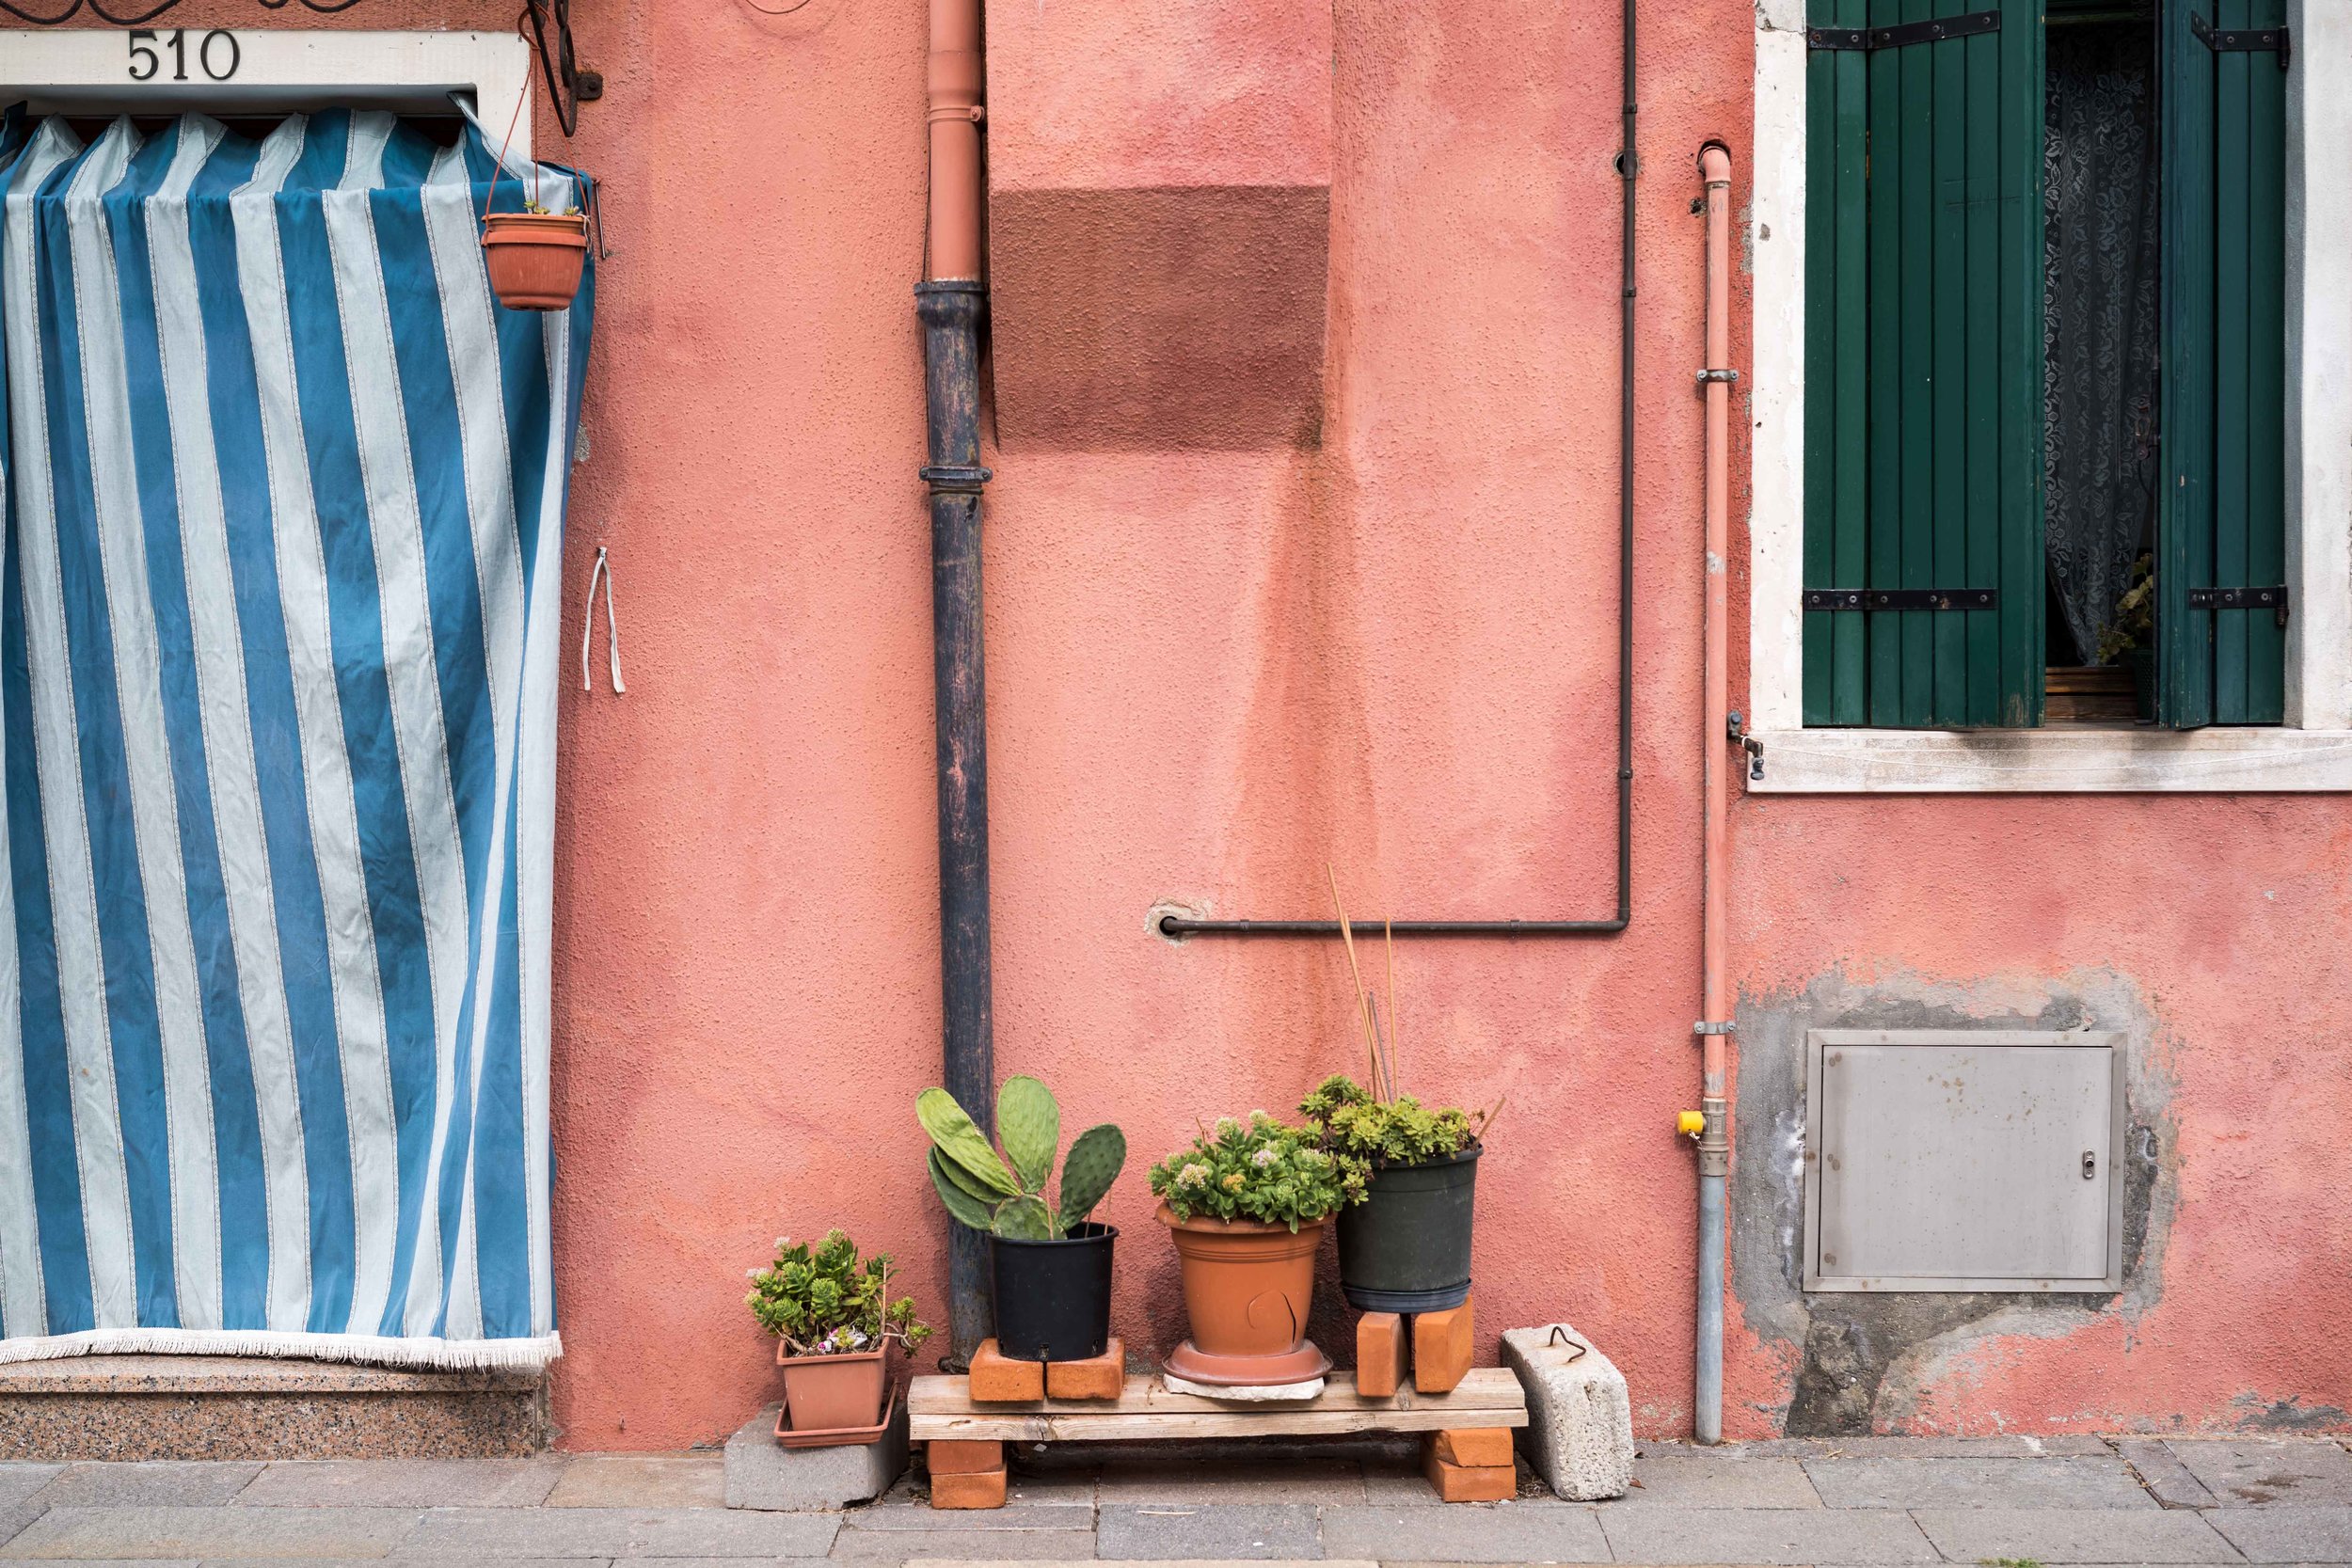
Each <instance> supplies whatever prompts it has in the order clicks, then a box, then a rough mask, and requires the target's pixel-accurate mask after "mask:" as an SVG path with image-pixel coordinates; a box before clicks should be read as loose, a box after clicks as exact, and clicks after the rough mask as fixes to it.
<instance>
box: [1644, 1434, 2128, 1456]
mask: <svg viewBox="0 0 2352 1568" xmlns="http://www.w3.org/2000/svg"><path fill="white" fill-rule="evenodd" d="M1641 1449H1642V1451H1643V1452H1644V1453H1663V1452H1666V1451H1667V1450H1669V1449H1682V1450H1684V1451H1686V1452H1693V1453H1723V1452H1729V1451H1732V1450H1735V1449H1736V1450H1738V1451H1739V1452H1741V1453H1744V1454H1747V1455H1749V1456H1750V1457H1752V1458H1756V1459H1905V1458H1908V1459H2040V1458H2042V1457H2043V1456H2045V1455H2053V1454H2056V1455H2065V1454H2087V1455H2090V1457H2092V1458H2097V1457H2098V1456H2100V1455H2102V1454H2106V1453H2109V1452H2112V1451H2113V1450H2111V1449H2109V1448H2108V1447H2107V1443H2106V1439H2105V1438H2102V1437H2087V1436H2074V1435H2068V1434H2064V1433H2054V1434H2051V1435H2048V1436H2037V1435H2035V1434H2033V1433H2013V1434H2011V1435H2009V1436H2005V1437H1877V1436H1865V1435H1862V1434H1859V1433H1857V1434H1855V1435H1853V1436H1851V1437H1764V1438H1758V1439H1756V1441H1754V1442H1747V1443H1727V1444H1725V1445H1724V1446H1723V1447H1722V1448H1720V1449H1703V1448H1699V1447H1697V1446H1696V1445H1693V1444H1689V1443H1644V1444H1642V1445H1641Z"/></svg>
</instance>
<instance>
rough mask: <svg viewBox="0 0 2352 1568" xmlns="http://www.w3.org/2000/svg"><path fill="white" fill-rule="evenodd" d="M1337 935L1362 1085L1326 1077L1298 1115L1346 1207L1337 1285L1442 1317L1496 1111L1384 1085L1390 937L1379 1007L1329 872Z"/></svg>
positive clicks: (1391, 1005)
mask: <svg viewBox="0 0 2352 1568" xmlns="http://www.w3.org/2000/svg"><path fill="white" fill-rule="evenodd" d="M1331 899H1332V903H1333V904H1334V906H1335V907H1337V908H1338V909H1339V926H1340V936H1341V941H1342V942H1343V944H1344V946H1345V948H1346V952H1347V968H1348V974H1349V976H1350V978H1351V980H1352V983H1353V990H1354V999H1353V1000H1354V1006H1353V1007H1352V1009H1351V1010H1353V1011H1354V1012H1355V1013H1356V1015H1357V1017H1358V1019H1359V1022H1361V1023H1362V1026H1363V1032H1364V1045H1365V1051H1366V1056H1367V1061H1368V1065H1369V1069H1370V1070H1369V1074H1368V1075H1369V1077H1370V1078H1371V1080H1372V1086H1371V1087H1370V1088H1367V1087H1365V1086H1364V1085H1360V1084H1359V1083H1357V1082H1356V1080H1354V1079H1353V1078H1351V1077H1349V1076H1347V1075H1346V1074H1345V1073H1334V1074H1332V1075H1331V1076H1330V1077H1328V1078H1327V1079H1325V1080H1324V1081H1323V1082H1322V1083H1321V1084H1320V1085H1317V1086H1316V1087H1315V1089H1314V1091H1313V1092H1312V1093H1311V1094H1310V1095H1308V1096H1307V1098H1306V1099H1305V1100H1302V1101H1299V1105H1298V1110H1299V1114H1300V1115H1301V1116H1303V1117H1306V1118H1307V1125H1308V1127H1309V1128H1310V1129H1311V1130H1312V1132H1313V1134H1314V1137H1315V1139H1316V1141H1317V1143H1318V1145H1319V1146H1320V1147H1321V1148H1322V1149H1323V1150H1324V1151H1325V1152H1326V1153H1327V1154H1328V1155H1330V1156H1331V1158H1332V1159H1333V1160H1334V1161H1336V1162H1337V1163H1338V1164H1339V1166H1340V1170H1341V1174H1342V1179H1343V1182H1344V1184H1345V1186H1346V1189H1347V1195H1348V1207H1347V1208H1345V1209H1344V1210H1343V1211H1342V1212H1341V1213H1340V1216H1339V1243H1340V1289H1341V1291H1342V1292H1343V1293H1344V1294H1345V1295H1346V1297H1347V1300H1348V1304H1349V1305H1350V1306H1352V1307H1356V1308H1357V1309H1358V1310H1359V1311H1364V1312H1442V1311H1445V1310H1447V1309H1448V1308H1450V1307H1459V1306H1461V1305H1462V1303H1463V1302H1465V1301H1467V1300H1469V1299H1470V1233H1471V1221H1472V1219H1473V1217H1474V1211H1475V1208H1476V1200H1477V1194H1478V1159H1479V1156H1480V1155H1481V1154H1483V1153H1485V1152H1486V1144H1485V1134H1486V1130H1487V1129H1488V1128H1489V1127H1491V1126H1492V1125H1493V1122H1494V1118H1495V1117H1497V1116H1498V1115H1500V1114H1501V1113H1502V1101H1500V1100H1498V1101H1496V1102H1495V1104H1494V1105H1493V1106H1492V1107H1491V1108H1490V1109H1488V1110H1485V1111H1480V1112H1474V1113H1473V1112H1468V1111H1463V1110H1459V1109H1457V1108H1454V1107H1453V1106H1438V1107H1432V1106H1425V1105H1423V1104H1422V1102H1421V1101H1419V1100H1417V1099H1415V1098H1414V1097H1413V1096H1411V1095H1409V1094H1404V1093H1401V1092H1399V1091H1398V1089H1397V1087H1396V1029H1397V1017H1396V941H1395V938H1394V937H1393V935H1391V936H1390V937H1389V938H1388V942H1387V958H1388V993H1389V1000H1388V1008H1387V1016H1386V1018H1385V1020H1384V1019H1383V1017H1382V1012H1381V1008H1380V1007H1379V1006H1378V1005H1377V1004H1376V1002H1375V999H1374V997H1373V993H1372V991H1371V990H1368V989H1367V988H1366V987H1365V985H1364V982H1363V973H1362V971H1361V970H1360V969H1359V967H1358V965H1357V962H1356V939H1355V936H1354V934H1353V932H1352V930H1351V928H1350V927H1349V925H1348V920H1347V910H1346V907H1345V905H1344V904H1343V903H1342V902H1341V900H1340V895H1339V880H1338V878H1337V877H1336V876H1334V877H1333V878H1332V886H1331Z"/></svg>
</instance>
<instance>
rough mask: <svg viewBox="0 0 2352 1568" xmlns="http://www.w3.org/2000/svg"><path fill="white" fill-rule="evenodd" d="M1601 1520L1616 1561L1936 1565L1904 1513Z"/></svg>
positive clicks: (1794, 1511) (1694, 1514) (1720, 1512)
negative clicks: (1907, 1563) (1921, 1563)
mask: <svg viewBox="0 0 2352 1568" xmlns="http://www.w3.org/2000/svg"><path fill="white" fill-rule="evenodd" d="M1599 1517H1600V1528H1601V1529H1602V1531H1603V1532H1604V1533H1605V1534H1606V1535H1607V1536H1608V1538H1609V1545H1610V1549H1611V1550H1612V1551H1613V1553H1614V1554H1615V1556H1616V1560H1618V1561H1619V1562H1653V1563H1720V1562H1760V1563H1801V1564H1820V1563H1869V1564H1873V1565H1884V1564H1894V1563H1903V1562H1933V1561H1935V1560H1936V1552H1935V1548H1934V1547H1933V1546H1931V1545H1930V1544H1928V1538H1927V1537H1926V1536H1925V1535H1922V1534H1921V1533H1920V1532H1919V1527H1918V1526H1916V1525H1915V1524H1913V1523H1912V1522H1911V1516H1910V1515H1909V1514H1907V1513H1882V1512H1878V1511H1875V1510H1870V1509H1859V1508H1814V1509H1804V1508H1780V1509H1762V1508H1758V1509H1740V1508H1620V1507H1611V1506H1604V1507H1603V1508H1601V1509H1600V1511H1599ZM2155 1517H2162V1515H2161V1514H2158V1515H2155ZM1968 1560H1970V1561H1973V1560H1974V1559H1973V1558H1970V1559H1968Z"/></svg>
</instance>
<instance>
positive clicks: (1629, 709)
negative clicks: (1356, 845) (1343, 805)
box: [1159, 0, 1642, 937]
mask: <svg viewBox="0 0 2352 1568" xmlns="http://www.w3.org/2000/svg"><path fill="white" fill-rule="evenodd" d="M1634 8H1635V0H1625V35H1624V40H1623V43H1622V60H1623V65H1624V72H1625V122H1624V131H1623V138H1624V140H1623V145H1622V146H1621V147H1620V148H1619V150H1618V152H1617V157H1616V169H1617V178H1618V182H1619V185H1620V188H1621V189H1622V190H1623V192H1624V234H1623V237H1622V239H1621V241H1620V249H1621V251H1622V264H1623V274H1622V293H1623V297H1622V300H1621V302H1620V306H1619V311H1618V321H1617V343H1618V351H1617V367H1618V369H1617V912H1616V914H1615V915H1614V916H1613V917H1612V918H1610V919H1607V920H1399V921H1394V922H1383V921H1378V920H1352V921H1350V922H1348V924H1349V925H1350V926H1351V927H1354V929H1355V930H1356V931H1357V933H1358V934H1359V935H1363V936H1378V935H1380V934H1381V933H1382V932H1383V931H1390V932H1393V933H1394V934H1396V935H1397V936H1400V937H1489V936H1505V937H1610V936H1615V935H1616V934H1617V933H1618V932H1620V931H1622V930H1624V929H1625V928H1626V927H1628V926H1629V925H1631V924H1632V921H1633V259H1634V222H1633V218H1634V214H1633V182H1634V181H1636V180H1637V179H1639V178H1640V177H1641V172H1642V167H1641V158H1640V155H1639V153H1638V152H1637V151H1636V150H1635V146H1634V139H1633V138H1634V122H1635V118H1636V116H1637V114H1638V113H1639V106H1638V105H1637V104H1636V103H1635V102H1634V96H1633V84H1634V63H1635V59H1636V54H1635V49H1634V32H1633V22H1634V15H1633V13H1634ZM1159 926H1160V933H1161V935H1163V936H1169V937H1327V936H1333V935H1336V934H1337V933H1338V931H1339V928H1340V924H1339V922H1338V921H1336V920H1195V919H1192V918H1190V917H1188V916H1185V915H1181V914H1167V915H1162V916H1161V917H1160V922H1159Z"/></svg>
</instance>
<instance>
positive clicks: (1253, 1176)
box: [1152, 1111, 1346, 1386]
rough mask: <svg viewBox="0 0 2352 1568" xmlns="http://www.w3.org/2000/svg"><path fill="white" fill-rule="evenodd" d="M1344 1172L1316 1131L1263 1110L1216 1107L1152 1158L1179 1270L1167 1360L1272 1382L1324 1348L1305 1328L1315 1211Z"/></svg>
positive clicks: (1341, 1182) (1201, 1376) (1225, 1380)
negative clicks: (1201, 1125)
mask: <svg viewBox="0 0 2352 1568" xmlns="http://www.w3.org/2000/svg"><path fill="white" fill-rule="evenodd" d="M1345 1181H1346V1175H1345V1172H1344V1171H1343V1168H1342V1166H1341V1164H1340V1162H1339V1161H1338V1160H1336V1159H1334V1158H1333V1157H1332V1156H1331V1155H1329V1154H1328V1153H1327V1152H1325V1151H1324V1150H1323V1149H1322V1148H1318V1147H1317V1144H1316V1134H1315V1133H1314V1132H1312V1131H1311V1130H1309V1129H1306V1128H1298V1127H1291V1126H1287V1125H1285V1124H1284V1123H1282V1122H1280V1121H1278V1120H1276V1119H1275V1118H1274V1117H1270V1116H1268V1115H1266V1113H1264V1112H1263V1111H1252V1112H1250V1113H1249V1115H1248V1117H1246V1118H1236V1117H1221V1118H1219V1119H1218V1121H1217V1122H1216V1125H1215V1126H1214V1127H1212V1128H1210V1129H1208V1130H1206V1131H1204V1132H1202V1133H1201V1134H1200V1136H1199V1137H1197V1138H1195V1139H1194V1140H1193V1141H1192V1144H1191V1146H1190V1147H1189V1148H1180V1149H1178V1150H1176V1151H1175V1152H1174V1153H1172V1154H1170V1155H1169V1156H1168V1158H1167V1159H1165V1160H1163V1161H1161V1162H1160V1163H1159V1164H1156V1165H1154V1166H1152V1193H1153V1194H1154V1195H1156V1196H1158V1197H1159V1199H1160V1208H1159V1220H1160V1223H1161V1224H1163V1225H1165V1226H1167V1227H1168V1231H1169V1234H1170V1235H1171V1236H1172V1237H1173V1239H1174V1241H1175V1243H1176V1256H1177V1259H1178V1261H1179V1263H1180V1265H1181V1268H1182V1270H1183V1276H1184V1311H1185V1313H1186V1315H1187V1316H1188V1317H1189V1318H1190V1319H1191V1323H1192V1336H1191V1338H1188V1339H1186V1340H1185V1341H1184V1343H1183V1344H1181V1345H1179V1346H1177V1347H1176V1349H1175V1350H1174V1351H1173V1352H1171V1353H1170V1354H1168V1363H1167V1365H1168V1371H1169V1372H1171V1373H1173V1374H1174V1375H1176V1376H1178V1377H1180V1378H1183V1379H1184V1380H1185V1381H1187V1382H1191V1383H1204V1384H1213V1385H1223V1386H1242V1385H1250V1386H1279V1385H1287V1384H1295V1383H1302V1382H1305V1381H1307V1380H1310V1379H1312V1378H1318V1377H1321V1376H1322V1375H1323V1373H1324V1372H1325V1371H1326V1370H1328V1369H1329V1367H1330V1364H1331V1363H1330V1360H1329V1358H1328V1357H1327V1356H1325V1355H1324V1354H1323V1353H1322V1352H1321V1351H1320V1350H1317V1349H1316V1348H1315V1347H1314V1346H1313V1345H1312V1344H1311V1343H1310V1342H1309V1341H1308V1339H1307V1337H1306V1335H1307V1314H1308V1311H1309V1309H1310V1308H1311V1307H1312V1306H1313V1304H1314V1290H1315V1251H1316V1248H1317V1247H1318V1246H1319V1245H1320V1244H1321V1243H1322V1240H1323V1222H1324V1220H1325V1219H1326V1218H1327V1217H1328V1216H1329V1215H1330V1214H1331V1213H1332V1212H1334V1211H1335V1210H1337V1209H1338V1208H1339V1207H1340V1205H1341V1203H1342V1202H1343V1201H1344V1198H1345Z"/></svg>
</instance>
